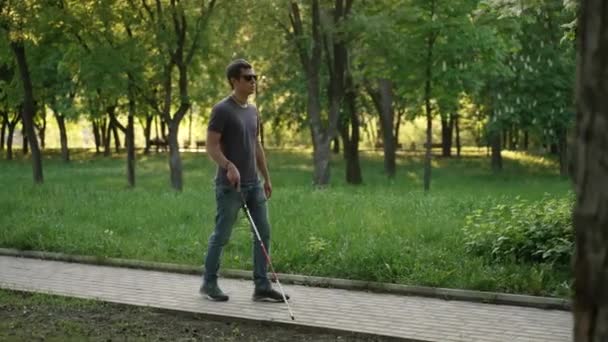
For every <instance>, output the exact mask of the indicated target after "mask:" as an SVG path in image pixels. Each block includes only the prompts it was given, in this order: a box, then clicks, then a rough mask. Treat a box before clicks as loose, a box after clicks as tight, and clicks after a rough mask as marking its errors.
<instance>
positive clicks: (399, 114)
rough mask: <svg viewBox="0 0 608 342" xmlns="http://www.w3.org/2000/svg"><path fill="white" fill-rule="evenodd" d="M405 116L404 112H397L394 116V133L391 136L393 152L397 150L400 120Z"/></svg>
mask: <svg viewBox="0 0 608 342" xmlns="http://www.w3.org/2000/svg"><path fill="white" fill-rule="evenodd" d="M404 114H405V110H399V111H398V112H397V115H395V116H396V122H395V133H394V134H393V137H394V140H395V150H398V149H399V129H400V128H401V120H402V119H403V115H404Z"/></svg>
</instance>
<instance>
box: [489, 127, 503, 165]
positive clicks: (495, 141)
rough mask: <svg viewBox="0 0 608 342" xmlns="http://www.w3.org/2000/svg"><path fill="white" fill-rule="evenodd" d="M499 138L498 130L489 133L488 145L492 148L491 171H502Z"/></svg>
mask: <svg viewBox="0 0 608 342" xmlns="http://www.w3.org/2000/svg"><path fill="white" fill-rule="evenodd" d="M500 143H501V137H500V130H492V131H491V132H490V145H491V147H492V170H494V171H500V170H502V153H501V149H502V146H501V144H500Z"/></svg>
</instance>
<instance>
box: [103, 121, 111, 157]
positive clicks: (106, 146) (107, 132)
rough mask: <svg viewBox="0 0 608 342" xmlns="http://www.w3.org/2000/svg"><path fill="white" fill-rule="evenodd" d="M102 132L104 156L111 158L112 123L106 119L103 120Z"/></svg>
mask: <svg viewBox="0 0 608 342" xmlns="http://www.w3.org/2000/svg"><path fill="white" fill-rule="evenodd" d="M101 127H102V132H103V155H104V156H106V157H109V156H110V154H111V153H112V151H111V148H110V140H111V138H112V123H111V122H108V121H107V120H106V119H103V120H102V125H101Z"/></svg>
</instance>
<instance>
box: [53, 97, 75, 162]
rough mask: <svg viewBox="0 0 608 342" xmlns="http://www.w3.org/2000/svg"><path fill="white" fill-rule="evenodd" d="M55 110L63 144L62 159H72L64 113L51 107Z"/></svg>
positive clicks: (60, 139)
mask: <svg viewBox="0 0 608 342" xmlns="http://www.w3.org/2000/svg"><path fill="white" fill-rule="evenodd" d="M51 110H52V111H53V115H54V116H55V120H57V126H58V127H59V142H60V144H61V159H62V160H63V161H64V162H66V163H67V162H69V161H70V150H69V148H68V134H67V130H66V127H65V117H64V116H63V115H62V114H59V112H57V110H55V109H54V108H51Z"/></svg>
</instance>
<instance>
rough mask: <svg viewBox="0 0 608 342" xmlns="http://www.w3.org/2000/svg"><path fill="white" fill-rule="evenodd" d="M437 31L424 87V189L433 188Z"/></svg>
mask: <svg viewBox="0 0 608 342" xmlns="http://www.w3.org/2000/svg"><path fill="white" fill-rule="evenodd" d="M431 1H432V2H431V17H432V16H434V15H435V0H431ZM436 38H437V36H436V35H435V33H430V35H429V37H428V39H427V56H426V83H425V87H424V103H425V109H426V153H425V156H424V191H429V190H430V189H431V149H432V142H433V141H432V139H433V115H432V112H431V81H432V77H433V73H432V67H433V46H434V45H435V39H436Z"/></svg>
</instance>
